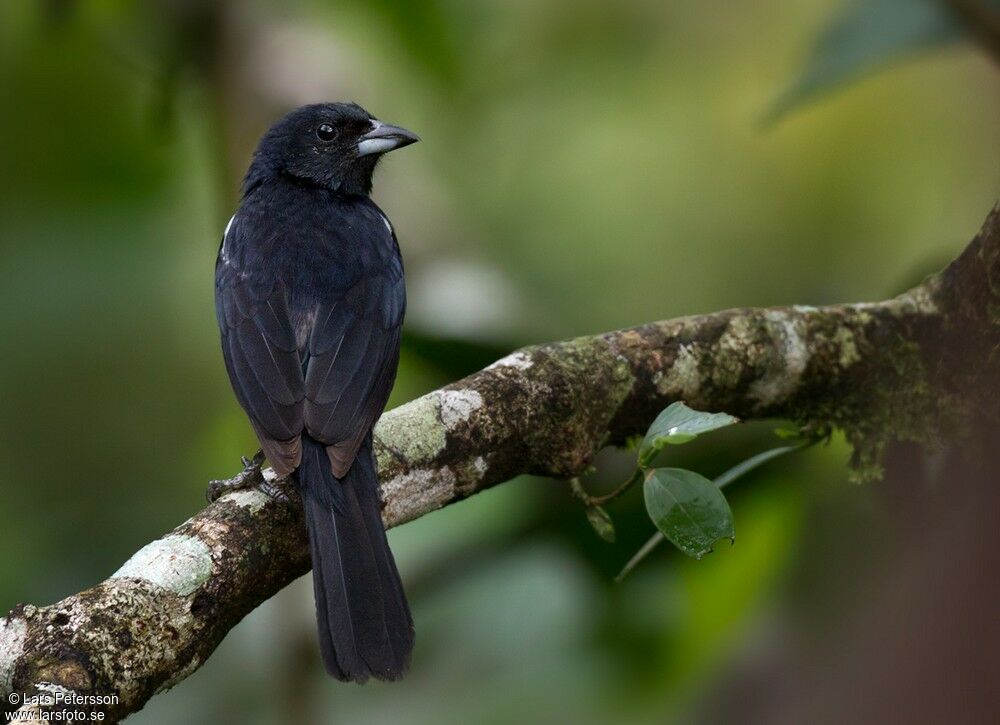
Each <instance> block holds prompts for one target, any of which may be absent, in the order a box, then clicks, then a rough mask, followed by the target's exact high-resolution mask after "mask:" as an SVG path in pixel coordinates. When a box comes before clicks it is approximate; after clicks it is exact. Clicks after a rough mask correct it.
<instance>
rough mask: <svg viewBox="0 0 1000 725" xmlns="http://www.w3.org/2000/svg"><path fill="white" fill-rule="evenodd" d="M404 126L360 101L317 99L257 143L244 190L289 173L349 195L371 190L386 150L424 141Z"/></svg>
mask: <svg viewBox="0 0 1000 725" xmlns="http://www.w3.org/2000/svg"><path fill="white" fill-rule="evenodd" d="M419 140H420V139H418V138H417V136H416V135H415V134H413V133H412V132H410V131H407V130H406V129H405V128H400V127H399V126H390V125H389V124H387V123H382V122H381V121H379V120H378V119H376V118H375V117H374V116H372V115H371V114H370V113H368V111H366V110H365V109H363V108H362V107H361V106H359V105H357V104H355V103H316V104H313V105H309V106H302V107H301V108H297V109H296V110H294V111H292V112H291V113H289V114H288V115H286V116H285V117H284V118H282V119H281V120H280V121H278V122H277V123H275V124H274V125H273V126H271V128H270V129H269V130H268V132H267V133H266V134H264V137H263V138H262V139H261V141H260V144H259V145H258V146H257V151H256V152H255V153H254V156H253V161H252V163H251V164H250V169H249V171H247V175H246V179H244V181H243V191H244V193H247V192H248V191H250V190H251V189H252V188H254V187H255V186H257V185H258V184H260V183H261V182H262V181H264V180H266V179H268V178H272V177H278V176H290V177H293V178H295V179H298V180H299V181H301V182H304V183H307V184H314V185H316V186H320V187H324V188H327V189H330V190H332V191H340V192H343V193H345V194H367V193H368V192H370V191H371V187H372V173H373V172H374V171H375V165H376V164H377V163H378V161H379V159H380V158H381V157H382V154H384V153H386V152H387V151H392V150H393V149H398V148H402V147H403V146H408V145H410V144H411V143H414V142H416V141H419Z"/></svg>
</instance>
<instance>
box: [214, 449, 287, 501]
mask: <svg viewBox="0 0 1000 725" xmlns="http://www.w3.org/2000/svg"><path fill="white" fill-rule="evenodd" d="M242 461H243V470H242V471H240V472H239V473H237V474H236V475H235V476H233V477H232V478H226V479H222V480H220V481H209V482H208V490H207V491H205V498H207V499H208V502H209V503H214V502H215V501H216V500H218V499H219V497H220V496H222V495H224V494H227V493H229V492H230V491H245V490H246V489H249V488H259V489H261V490H262V491H263V490H264V487H265V486H269V485H273V483H271V482H269V481H267V479H265V478H264V473H263V471H262V470H261V466H263V465H264V452H263V451H257V452H256V453H255V454H254V456H253V458H247V457H246V456H243V457H242ZM264 492H265V493H268V492H267V491H264ZM268 495H270V494H268Z"/></svg>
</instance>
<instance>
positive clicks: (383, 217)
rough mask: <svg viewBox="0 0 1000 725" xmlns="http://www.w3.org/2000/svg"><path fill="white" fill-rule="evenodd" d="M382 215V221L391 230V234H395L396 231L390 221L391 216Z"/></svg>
mask: <svg viewBox="0 0 1000 725" xmlns="http://www.w3.org/2000/svg"><path fill="white" fill-rule="evenodd" d="M381 216H382V223H383V224H385V228H386V229H388V230H389V234H395V232H394V231H392V224H390V223H389V217H387V216H386V215H385V214H382V215H381Z"/></svg>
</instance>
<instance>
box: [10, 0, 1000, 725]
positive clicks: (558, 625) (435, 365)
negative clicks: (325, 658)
mask: <svg viewBox="0 0 1000 725" xmlns="http://www.w3.org/2000/svg"><path fill="white" fill-rule="evenodd" d="M896 5H899V3H898V2H897V3H896ZM904 5H905V3H904ZM841 7H842V6H841V4H840V3H839V2H837V1H836V0H809V1H807V2H803V1H801V0H800V1H797V2H796V1H792V0H763V1H762V2H755V3H732V2H722V1H721V0H710V1H708V2H701V3H684V2H653V1H651V0H626V1H625V2H620V3H602V2H598V1H597V0H573V1H572V2H570V0H543V1H540V2H539V1H535V0H532V1H530V2H529V1H528V0H515V1H514V2H487V1H486V0H478V1H476V2H464V1H463V0H434V1H432V2H413V3H394V2H389V0H378V1H377V2H359V1H352V2H343V3H332V2H323V1H321V0H295V1H294V2H287V3H271V2H264V1H263V0H252V1H249V2H236V1H235V0H233V1H232V2H218V1H213V2H208V0H204V1H202V0H185V2H179V3H178V2H167V0H152V1H150V2H144V3H133V2H126V1H125V0H88V1H81V2H68V1H65V0H63V1H60V0H49V1H48V2H42V1H40V0H22V1H20V2H6V3H3V4H0V98H2V99H3V112H2V113H0V151H2V153H0V271H2V279H3V285H2V286H0V333H2V336H0V340H2V342H0V348H2V354H0V467H2V470H3V473H2V474H0V500H2V502H3V509H4V513H5V516H4V522H5V525H4V531H3V541H4V546H3V554H2V555H0V609H6V608H8V607H10V606H13V605H14V604H15V603H16V602H18V601H31V602H35V603H47V602H52V601H55V600H58V599H60V598H62V597H63V596H66V595H67V594H69V593H71V592H74V591H77V590H79V589H82V588H85V587H87V586H90V585H92V584H93V583H95V582H96V581H98V580H100V579H102V578H104V577H105V576H107V575H108V574H110V573H111V572H112V571H114V570H115V569H116V568H117V567H118V566H119V564H120V563H121V562H122V561H124V560H125V559H126V558H127V557H128V556H129V555H130V554H131V553H132V552H133V551H134V550H135V549H137V548H138V547H139V546H141V545H142V544H144V543H146V542H147V541H149V540H150V539H151V538H153V537H154V536H157V535H159V534H160V533H161V532H163V531H165V530H167V529H169V528H171V527H173V526H174V525H176V524H177V523H179V522H180V521H182V520H183V519H184V518H185V517H186V516H188V515H190V514H191V513H192V512H194V511H195V510H197V509H198V508H199V507H200V506H201V504H202V493H203V490H204V485H205V483H206V482H207V481H208V479H210V478H214V477H220V476H224V475H229V474H231V473H233V472H234V471H235V469H236V467H237V462H238V458H239V455H241V454H246V453H249V452H251V449H252V448H253V443H252V438H251V435H250V432H249V429H248V427H247V425H246V423H245V421H244V419H243V416H242V413H241V411H240V410H239V409H238V407H237V406H236V403H235V402H234V400H233V399H232V396H231V393H230V390H229V385H228V382H227V381H226V378H225V373H224V370H223V366H222V362H221V357H220V354H219V350H218V342H217V331H216V328H215V321H214V311H213V306H212V268H213V263H214V258H215V253H216V250H217V246H218V240H219V238H220V235H221V231H222V229H223V227H224V226H225V223H226V220H227V219H228V218H229V215H230V213H231V210H232V207H233V204H234V203H235V200H236V189H237V185H238V181H239V176H240V173H241V172H242V169H243V168H245V165H246V163H247V161H248V158H249V154H250V152H251V151H252V148H253V144H254V142H255V140H256V138H257V137H258V136H259V134H260V133H261V132H262V131H263V130H264V129H265V128H266V126H267V124H268V122H269V121H271V120H273V119H274V118H275V117H276V116H278V115H279V114H281V113H282V112H284V111H285V110H287V109H288V108H290V107H292V106H294V105H298V104H300V103H304V102H309V101H316V100H329V99H354V100H357V101H358V102H360V103H362V104H363V105H364V106H365V107H367V108H368V109H369V110H371V111H372V112H374V113H375V114H376V115H379V116H380V117H382V118H384V119H386V120H389V121H392V122H395V123H400V124H402V125H405V126H407V127H409V128H412V129H414V130H416V131H417V132H418V133H419V134H420V135H421V136H422V137H423V139H424V141H423V143H421V144H419V145H417V146H415V147H413V148H412V149H407V150H406V151H405V152H401V153H400V154H399V155H398V156H396V155H394V156H393V157H392V158H390V159H388V160H387V162H386V163H385V165H384V167H383V168H382V169H381V170H380V172H379V175H378V177H377V180H376V193H375V196H376V200H377V201H378V202H379V203H380V204H381V205H382V206H383V207H384V208H385V209H386V210H387V212H388V213H389V215H390V217H391V218H392V219H393V222H394V224H395V226H396V229H397V232H398V234H399V237H400V240H401V243H402V246H403V249H404V255H405V259H406V263H407V271H408V278H409V289H410V300H411V306H410V309H411V312H410V314H409V317H408V322H407V324H408V335H409V337H408V339H407V342H406V348H405V350H404V355H403V362H402V367H401V371H400V379H399V383H398V385H397V387H396V389H395V391H394V393H393V401H394V403H399V402H403V401H406V400H408V399H411V398H413V397H415V396H417V395H419V394H421V393H423V392H426V391H428V390H430V389H433V388H434V387H436V386H438V385H440V384H442V383H444V382H447V381H449V380H451V379H454V378H455V377H457V376H459V375H462V374H465V373H467V372H471V371H472V370H474V369H477V368H478V367H479V366H481V365H482V364H485V363H487V362H489V361H490V360H492V359H493V358H495V357H496V356H498V355H500V354H502V353H504V352H506V351H508V350H510V349H512V348H514V347H517V346H520V345H522V344H526V343H529V342H535V341H542V340H548V339H557V338H565V337H570V336H574V335H580V334H586V333H592V332H598V331H601V330H604V329H609V328H618V327H623V326H628V325H633V324H638V323H641V322H643V321H647V320H651V319H660V318H667V317H672V316H677V315H682V314H687V313H695V312H703V311H710V310H713V309H720V308H726V307H732V306H743V305H768V304H790V303H802V304H821V303H826V302H834V301H842V300H866V299H876V298H880V297H884V296H886V295H891V294H893V293H895V292H898V291H900V290H901V289H903V288H904V287H905V286H907V285H908V284H910V283H912V282H914V281H915V280H917V279H919V278H920V277H921V276H922V275H924V274H926V273H929V272H931V271H934V270H935V269H936V268H938V267H939V266H941V265H942V264H943V263H944V262H945V261H947V260H948V259H949V258H950V257H951V256H952V255H954V254H955V253H956V252H957V251H958V250H959V249H960V248H961V247H962V246H963V245H964V243H965V242H966V241H967V240H968V239H969V238H970V237H971V235H972V234H973V233H974V232H975V231H976V229H977V228H978V226H979V224H980V222H981V221H982V218H983V217H984V215H985V213H986V211H987V210H988V209H989V208H990V206H991V205H992V204H993V202H994V199H995V196H996V192H997V182H998V181H1000V174H998V169H1000V145H998V144H997V140H998V126H997V118H998V117H1000V98H998V95H1000V94H998V90H1000V81H998V75H997V73H996V71H995V69H994V68H993V67H991V66H990V64H989V61H988V60H987V59H986V57H985V56H984V55H982V54H980V53H979V52H978V51H977V50H976V49H975V48H974V47H973V46H972V45H971V44H969V43H961V42H958V43H953V44H951V45H949V46H947V47H945V48H942V49H940V50H939V51H938V52H936V53H934V54H927V53H926V52H925V53H924V54H923V55H921V56H919V57H918V58H916V59H914V60H913V61H912V62H909V63H895V64H893V65H892V66H891V68H890V69H889V70H888V71H887V72H884V73H880V74H877V75H874V76H870V77H866V78H865V79H864V80H863V81H861V82H859V83H857V84H856V85H852V86H851V87H849V88H846V89H843V90H839V91H838V92H836V93H834V94H832V95H827V96H823V97H822V98H821V99H820V100H819V101H818V102H816V103H814V104H812V105H809V106H806V107H804V108H798V109H792V112H791V113H787V114H785V115H784V116H782V117H781V118H780V119H779V120H777V121H773V120H772V122H771V123H764V121H765V119H767V118H769V113H770V112H771V111H774V110H775V108H776V107H775V106H774V105H773V104H774V103H775V101H776V99H778V98H779V97H781V98H785V99H786V100H787V99H788V98H789V96H782V95H781V94H782V91H783V89H785V88H787V87H789V84H790V83H791V82H792V80H793V79H794V78H797V77H802V75H803V73H804V68H805V67H806V62H807V59H808V58H809V57H810V56H809V49H810V47H811V44H812V39H813V38H815V37H817V36H818V35H820V34H821V31H822V30H823V28H824V27H825V26H826V25H827V24H828V23H829V22H830V20H831V18H833V17H835V16H837V14H838V13H839V12H841ZM898 12H907V10H906V9H905V8H904V9H902V10H899V11H898ZM876 36H878V34H877V33H876ZM825 42H830V40H829V38H827V40H826V41H825ZM806 77H807V78H808V74H806ZM792 98H793V99H794V96H792ZM780 110H782V111H784V110H785V109H784V108H783V107H782V108H780ZM768 431H769V429H768V428H767V427H762V428H760V429H758V428H755V427H753V426H750V427H749V428H748V429H742V428H741V429H740V430H733V431H726V432H724V433H723V434H720V435H719V436H713V437H712V439H711V443H709V444H708V445H703V444H702V442H701V441H699V442H696V443H693V444H691V445H690V446H685V447H684V449H683V450H676V451H674V450H670V451H668V452H667V454H665V455H666V457H667V458H668V459H669V462H668V463H666V464H665V465H676V466H684V467H686V468H693V469H695V470H698V471H701V472H703V473H704V474H705V475H706V476H709V477H711V476H713V475H717V474H718V473H720V472H722V471H724V470H725V469H726V468H727V467H728V466H729V465H732V464H733V463H735V462H737V461H739V460H740V459H741V458H743V457H746V455H748V454H749V453H750V452H752V451H755V450H759V449H760V447H761V442H762V441H763V440H765V439H766V436H767V434H768ZM720 441H721V442H720ZM845 458H846V451H845V449H844V448H843V446H842V445H840V444H837V443H835V444H834V445H832V446H830V447H826V448H823V447H819V448H815V449H812V450H810V451H809V452H808V453H807V454H803V455H801V456H795V457H791V458H788V459H783V460H782V461H781V462H779V463H776V464H773V465H771V466H769V467H766V468H764V469H761V470H759V471H757V472H755V473H754V474H753V475H752V476H750V477H749V478H748V479H747V480H745V481H742V482H741V483H740V484H738V485H737V486H734V487H733V489H732V490H731V491H730V490H728V489H727V496H728V498H729V499H730V501H731V503H732V506H733V510H734V514H735V517H736V521H737V525H738V529H739V539H738V541H737V544H736V546H734V547H732V548H730V547H729V546H720V547H718V551H717V552H716V553H714V554H712V555H711V556H709V557H708V558H706V559H705V560H704V561H702V562H695V561H693V560H691V561H689V560H686V559H685V558H684V557H682V556H680V555H678V554H677V553H676V552H670V551H668V550H667V549H668V547H662V548H661V550H659V551H658V552H657V553H656V554H655V555H654V556H652V557H651V558H650V559H649V560H648V561H646V562H644V564H643V566H642V567H640V568H639V569H638V570H637V571H636V572H635V573H634V574H633V575H632V576H631V577H630V578H629V579H628V580H626V581H625V583H624V584H622V585H620V586H615V585H613V584H612V583H611V578H612V577H613V576H614V574H615V573H616V572H617V571H618V569H620V567H621V565H622V564H623V563H624V562H625V561H626V560H627V559H628V558H629V556H631V554H632V553H633V552H634V551H635V550H636V549H637V548H638V547H639V545H640V544H641V543H642V542H643V541H645V540H646V539H647V538H648V537H649V535H650V534H651V533H652V531H653V529H652V526H651V524H650V523H649V521H648V519H646V518H645V514H644V512H643V510H642V509H643V507H642V501H641V494H638V493H633V494H632V495H630V496H628V497H626V498H625V499H624V500H622V501H621V502H616V503H615V504H614V505H613V506H612V507H611V512H612V514H613V515H614V517H615V522H616V526H617V529H618V542H617V543H616V544H613V545H609V544H607V543H605V542H603V541H600V540H599V539H597V537H595V536H594V535H593V533H592V532H591V531H590V529H589V526H588V524H587V521H586V519H585V517H584V516H583V512H582V509H581V508H580V507H579V506H578V505H577V504H575V503H574V502H573V500H572V499H571V497H570V494H569V492H568V490H567V488H566V487H565V486H564V485H562V484H560V483H554V482H547V481H542V480H534V479H524V480H519V481H517V482H514V483H512V484H509V485H505V486H501V487H499V488H498V489H496V490H494V491H492V492H488V493H485V494H483V495H480V496H477V497H476V498H475V499H473V500H470V501H468V502H465V503H463V504H461V505H459V506H456V507H453V508H451V509H449V510H446V511H443V512H440V513H437V514H434V515H431V516H428V517H425V518H424V519H422V520H420V521H418V522H415V523H413V524H411V525H408V526H406V527H405V528H403V529H402V530H399V531H397V532H394V533H393V534H392V541H393V544H394V548H395V550H396V551H397V552H398V557H399V560H400V565H401V569H402V571H403V576H404V579H405V580H406V582H407V585H408V589H409V590H410V591H411V595H412V601H413V608H414V611H415V616H416V620H417V628H418V647H417V651H416V655H415V659H414V666H413V672H412V674H411V676H410V677H409V678H408V679H407V680H406V681H405V682H403V683H401V684H396V685H391V686H383V685H369V686H366V687H365V688H353V687H344V686H338V685H336V684H334V683H332V682H329V681H327V680H326V679H325V678H324V677H323V675H322V674H321V673H320V671H319V669H318V657H317V655H316V652H315V651H314V647H315V645H314V634H313V626H314V623H313V614H312V603H311V591H310V588H309V584H308V581H306V580H304V581H300V582H297V583H296V584H295V585H294V586H292V587H291V588H289V590H287V591H285V592H283V593H282V594H281V595H279V596H278V597H276V598H275V599H274V600H272V601H271V602H268V603H267V604H266V605H265V606H263V607H262V608H261V609H260V610H259V611H257V612H255V613H254V614H253V615H252V616H251V617H250V618H249V619H248V620H247V621H246V622H244V623H243V624H242V625H241V626H240V627H239V628H237V630H235V631H234V632H233V633H232V634H231V635H230V636H229V638H228V639H227V640H226V641H225V642H224V643H223V645H222V647H221V648H220V649H219V651H218V653H217V654H216V656H215V657H214V658H213V659H212V660H210V661H209V662H208V664H207V665H206V666H205V667H204V668H203V669H202V671H201V672H199V673H198V674H197V675H196V676H194V677H193V678H191V679H190V680H189V681H187V682H185V683H183V684H182V685H180V686H179V687H177V688H176V689H175V690H173V691H172V692H170V693H168V694H166V695H162V696H160V697H158V698H156V699H154V700H153V701H152V702H151V704H150V705H149V706H148V707H147V709H146V710H145V711H143V712H142V713H141V714H139V715H137V716H135V717H134V720H133V721H134V722H136V723H144V724H146V725H154V724H157V723H175V722H209V721H215V722H245V723H264V722H267V723H279V722H299V721H301V720H297V719H296V718H308V719H309V720H310V721H317V722H340V721H348V720H350V721H352V722H356V723H357V722H371V723H376V722H394V721H402V720H405V721H406V722H411V723H412V722H418V723H419V722H427V723H438V722H442V721H445V722H447V721H451V720H455V721H459V722H469V721H475V722H486V723H490V722H509V721H512V720H525V721H529V722H533V721H544V720H548V721H558V722H568V721H576V722H581V723H587V722H601V721H607V720H609V719H611V718H614V720H615V721H616V722H662V721H664V720H665V719H681V720H687V719H690V718H692V717H693V718H700V719H712V717H713V715H712V713H713V712H715V710H714V709H713V708H718V707H720V706H719V703H720V702H721V703H726V702H729V701H730V700H732V697H733V693H732V691H731V689H730V688H731V683H732V681H733V673H734V672H743V671H745V670H747V668H749V670H750V671H753V662H754V661H755V657H757V656H758V655H759V654H760V652H762V651H766V650H767V646H768V643H769V642H772V638H773V637H774V636H775V634H774V633H775V631H776V628H777V631H785V630H784V629H782V628H783V627H800V628H803V629H804V630H806V631H809V632H812V633H814V634H816V633H818V634H823V633H831V632H836V631H837V627H838V622H839V621H840V620H839V614H838V613H837V611H836V610H837V606H836V605H835V603H836V602H840V601H842V600H844V599H846V598H849V596H850V589H851V587H850V586H848V585H847V583H846V582H844V581H839V583H838V581H832V582H825V583H822V582H818V581H817V580H816V577H815V575H814V570H815V567H816V566H817V562H840V563H841V564H843V563H844V562H855V561H856V553H857V548H856V547H858V548H864V547H866V546H877V544H878V541H879V539H878V537H879V534H878V533H877V529H878V525H877V522H878V521H879V520H880V517H882V516H884V515H885V512H886V510H887V507H888V506H889V503H888V502H887V501H886V500H885V499H884V497H880V495H879V492H878V488H877V486H876V487H869V488H867V489H858V488H855V487H853V486H849V485H848V484H846V482H845V481H846V475H845V467H844V461H845ZM632 460H633V457H632V456H630V455H628V454H622V453H618V454H616V453H614V452H608V453H605V454H602V456H601V457H600V459H599V461H598V462H597V465H598V468H599V470H600V473H599V474H598V477H597V479H596V483H595V482H592V481H591V482H588V485H591V484H593V485H594V487H595V488H597V489H599V488H600V486H601V482H602V481H604V482H606V485H609V486H610V485H611V484H612V483H614V482H615V481H617V480H620V479H621V477H622V475H625V476H627V475H628V472H629V470H630V466H631V463H632ZM845 532H853V533H852V536H847V535H846V534H845ZM865 537H868V538H865ZM847 539H850V540H851V541H852V542H854V543H849V544H848V543H845V540H847ZM858 542H861V543H858ZM834 569H836V567H834ZM819 600H823V601H819ZM786 620H787V622H790V624H789V623H785V622H786ZM777 622H782V623H783V624H782V625H781V627H778V626H777V625H776V623H777ZM727 698H729V699H727ZM721 707H722V708H723V713H725V712H728V711H727V710H726V709H725V708H726V707H728V706H726V705H722V706H721ZM734 707H735V706H734Z"/></svg>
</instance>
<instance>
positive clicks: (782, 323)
mask: <svg viewBox="0 0 1000 725" xmlns="http://www.w3.org/2000/svg"><path fill="white" fill-rule="evenodd" d="M764 325H765V327H766V329H767V333H768V335H769V337H770V339H771V341H772V342H773V343H774V346H775V348H776V349H777V350H778V351H779V352H778V355H777V356H776V357H775V362H774V364H769V365H767V366H766V367H765V369H764V371H763V375H762V376H761V377H760V378H759V379H757V380H755V381H754V382H753V383H752V384H751V385H750V390H749V392H750V395H752V396H753V397H754V398H756V399H757V400H758V401H759V402H760V403H761V404H762V405H770V404H773V403H776V402H779V401H781V400H784V399H785V398H787V397H788V396H789V395H791V394H792V393H794V392H795V390H796V388H797V387H798V385H799V383H800V381H801V380H802V374H803V373H804V372H805V370H806V366H807V365H808V364H809V347H808V346H807V345H806V342H805V340H804V339H803V333H804V331H803V330H801V329H800V328H801V326H802V323H801V321H800V320H798V319H797V318H796V317H794V316H792V315H789V314H788V313H786V312H781V311H779V310H767V311H766V312H765V313H764Z"/></svg>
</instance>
